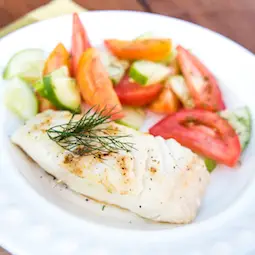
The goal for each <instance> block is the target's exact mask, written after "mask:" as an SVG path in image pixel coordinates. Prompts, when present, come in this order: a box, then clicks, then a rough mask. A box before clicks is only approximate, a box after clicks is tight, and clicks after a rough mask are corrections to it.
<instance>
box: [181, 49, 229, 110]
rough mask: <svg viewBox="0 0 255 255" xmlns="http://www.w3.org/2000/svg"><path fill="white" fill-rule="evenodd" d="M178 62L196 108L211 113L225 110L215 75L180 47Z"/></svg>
mask: <svg viewBox="0 0 255 255" xmlns="http://www.w3.org/2000/svg"><path fill="white" fill-rule="evenodd" d="M177 52H178V54H177V60H178V62H179V65H180V68H181V71H182V73H183V75H184V78H185V80H186V83H187V85H188V88H189V90H190V93H191V96H192V98H193V99H194V102H195V107H196V108H199V109H205V110H209V111H220V110H223V109H225V104H224V102H223V99H222V95H221V91H220V89H219V85H218V82H217V80H216V79H215V77H214V75H213V74H212V73H211V72H210V71H209V70H208V69H207V67H205V66H204V65H203V64H202V63H201V61H200V60H199V59H198V58H197V57H195V56H194V55H192V54H191V53H190V52H189V51H188V50H186V49H184V48H183V47H181V46H180V45H179V46H177Z"/></svg>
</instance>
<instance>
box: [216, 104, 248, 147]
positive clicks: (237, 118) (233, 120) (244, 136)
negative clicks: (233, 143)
mask: <svg viewBox="0 0 255 255" xmlns="http://www.w3.org/2000/svg"><path fill="white" fill-rule="evenodd" d="M219 114H220V116H221V117H222V118H224V119H226V120H227V121H228V122H229V124H230V125H231V126H232V127H233V128H234V130H235V131H236V133H237V135H238V137H239V140H240V144H241V148H242V150H244V149H245V148H246V147H247V145H248V144H249V141H250V137H251V128H252V127H251V114H250V110H249V108H248V107H247V106H245V107H241V108H238V109H236V110H233V111H231V110H224V111H222V112H220V113H219Z"/></svg>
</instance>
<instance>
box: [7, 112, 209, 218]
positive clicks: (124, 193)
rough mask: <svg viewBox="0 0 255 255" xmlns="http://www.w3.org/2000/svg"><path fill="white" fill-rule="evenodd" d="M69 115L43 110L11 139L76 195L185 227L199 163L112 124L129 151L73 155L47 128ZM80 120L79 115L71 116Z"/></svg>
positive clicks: (168, 143) (166, 143) (201, 184)
mask: <svg viewBox="0 0 255 255" xmlns="http://www.w3.org/2000/svg"><path fill="white" fill-rule="evenodd" d="M70 118H71V114H70V113H69V112H64V111H46V112H44V113H40V114H38V115H37V116H36V117H34V118H33V119H31V120H29V121H28V122H27V123H26V124H25V125H24V126H22V127H20V128H18V130H17V131H16V132H15V133H14V134H13V136H12V138H11V139H12V142H13V143H15V144H16V145H18V146H20V147H21V148H22V149H23V150H24V151H25V152H26V153H27V154H28V155H29V156H30V157H31V158H32V159H33V160H34V161H36V162H37V163H38V164H39V165H40V166H41V167H42V168H43V169H44V170H45V171H46V172H48V173H50V174H51V175H53V176H55V177H56V178H57V179H59V180H62V181H63V182H64V183H66V184H67V185H68V187H69V188H70V189H72V190H74V191H76V192H78V193H80V194H83V195H85V196H88V197H90V198H93V199H95V200H97V201H101V202H104V203H107V204H111V205H115V206H118V207H121V208H124V209H127V210H130V211H132V212H134V213H136V214H137V215H139V216H141V217H143V218H147V219H150V220H153V221H160V222H169V223H189V222H191V221H192V220H193V219H194V218H195V217H196V214H197V212H198V209H199V207H200V205H201V200H202V198H203V196H204V193H205V189H206V187H207V185H208V182H209V173H208V171H207V170H206V167H205V165H204V161H203V160H202V159H201V158H200V157H199V156H197V155H196V154H194V153H193V152H192V151H191V150H189V149H187V148H185V147H183V146H181V145H180V144H179V143H178V142H176V141H175V140H173V139H169V140H164V139H163V138H161V137H153V136H151V135H149V134H147V133H141V132H138V131H135V130H133V129H131V128H128V127H125V126H122V125H119V124H116V123H114V122H111V123H109V124H107V125H110V126H111V129H114V130H115V132H117V133H118V134H122V135H123V134H124V135H125V134H126V135H130V137H128V138H125V140H127V141H128V142H132V143H133V144H134V145H133V147H134V148H133V149H132V150H131V151H130V152H126V151H120V152H119V153H109V154H103V155H101V158H98V157H95V156H93V155H84V156H77V155H73V154H72V153H70V152H69V151H67V150H64V149H63V148H62V147H60V146H59V145H58V144H57V143H55V142H54V141H52V140H51V139H50V138H49V137H48V134H47V132H46V131H47V129H49V128H51V127H53V126H56V125H60V124H64V123H67V122H68V121H69V120H70ZM76 118H77V119H79V118H81V116H80V115H77V116H76Z"/></svg>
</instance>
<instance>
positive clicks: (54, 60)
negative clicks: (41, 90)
mask: <svg viewBox="0 0 255 255" xmlns="http://www.w3.org/2000/svg"><path fill="white" fill-rule="evenodd" d="M61 66H67V67H68V68H70V55H69V52H68V51H67V49H66V48H65V46H64V45H63V44H62V43H59V44H58V45H57V46H56V48H55V49H54V50H53V51H52V52H51V54H50V55H49V57H48V58H47V60H46V62H45V65H44V69H43V74H44V75H46V74H49V73H51V72H53V71H54V70H56V69H58V68H60V67H61Z"/></svg>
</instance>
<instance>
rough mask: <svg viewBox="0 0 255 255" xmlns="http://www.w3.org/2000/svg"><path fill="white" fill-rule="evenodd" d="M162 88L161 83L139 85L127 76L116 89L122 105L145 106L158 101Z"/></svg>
mask: <svg viewBox="0 0 255 255" xmlns="http://www.w3.org/2000/svg"><path fill="white" fill-rule="evenodd" d="M162 88H163V86H162V85H161V84H159V83H158V84H154V85H149V86H141V85H140V84H138V83H135V82H132V81H131V79H130V78H129V77H128V76H125V77H124V78H123V79H122V80H121V81H120V83H119V84H118V85H117V86H116V87H115V91H116V93H117V95H118V97H119V99H120V102H121V103H122V104H125V105H132V106H143V105H146V104H149V103H151V102H152V101H153V100H154V99H156V98H157V96H158V95H159V93H160V91H161V90H162Z"/></svg>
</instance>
